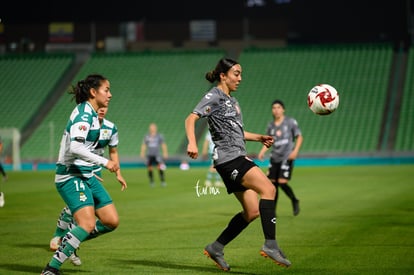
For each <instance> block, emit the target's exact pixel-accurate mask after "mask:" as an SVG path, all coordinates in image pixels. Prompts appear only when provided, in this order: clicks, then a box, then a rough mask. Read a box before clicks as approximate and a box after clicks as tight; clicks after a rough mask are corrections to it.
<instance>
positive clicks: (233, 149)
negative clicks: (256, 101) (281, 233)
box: [185, 58, 291, 271]
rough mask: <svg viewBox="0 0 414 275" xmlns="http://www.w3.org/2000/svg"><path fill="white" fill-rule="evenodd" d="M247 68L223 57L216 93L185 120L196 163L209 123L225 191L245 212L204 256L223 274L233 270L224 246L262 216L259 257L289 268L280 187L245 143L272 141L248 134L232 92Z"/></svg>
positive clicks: (213, 77)
mask: <svg viewBox="0 0 414 275" xmlns="http://www.w3.org/2000/svg"><path fill="white" fill-rule="evenodd" d="M241 75H242V67H241V65H240V64H239V63H238V62H237V61H235V60H232V59H229V58H223V59H220V60H219V62H218V63H217V65H216V67H215V69H214V70H211V71H209V72H207V73H206V75H205V78H206V79H207V80H208V81H209V82H211V83H217V84H216V86H215V87H213V88H211V89H210V91H208V92H207V93H206V94H205V95H204V96H203V98H202V99H201V100H200V102H199V103H198V104H197V105H196V107H195V108H194V109H193V111H192V112H191V113H190V114H189V115H188V116H187V118H186V119H185V130H186V135H187V139H188V145H187V154H188V156H189V157H191V158H193V159H196V158H197V157H198V147H197V140H196V135H195V124H196V122H197V121H198V120H199V119H200V118H207V122H208V126H209V131H210V133H211V136H212V139H213V141H214V144H215V148H214V165H215V167H216V170H217V172H218V173H219V174H220V176H221V178H222V179H223V182H224V184H225V186H226V189H227V193H228V194H232V193H233V194H234V195H235V197H236V199H237V200H238V201H239V202H240V204H241V207H242V210H241V212H239V213H237V214H235V215H234V216H233V217H232V218H231V220H230V221H229V223H228V225H227V227H226V228H225V229H224V230H223V231H222V232H221V234H220V235H219V236H218V238H217V239H216V240H215V241H213V242H212V243H210V244H208V245H207V246H206V247H205V248H204V254H205V255H206V256H207V257H209V258H211V259H212V260H213V261H214V262H215V264H216V265H217V266H218V267H219V268H220V269H222V270H225V271H228V270H230V266H229V264H228V263H227V262H226V261H225V259H224V247H225V246H226V245H227V244H228V243H230V242H231V241H232V240H234V239H235V238H236V237H237V236H238V235H239V234H240V233H241V232H242V231H243V230H244V229H245V228H246V227H247V226H248V225H249V224H250V223H251V222H252V221H253V220H255V219H256V218H258V217H259V216H260V220H261V225H262V230H263V234H264V239H265V240H264V244H263V246H262V248H261V250H260V254H261V255H262V256H264V257H269V258H270V259H272V260H273V261H274V262H275V263H276V264H278V265H281V266H284V267H288V266H290V265H291V263H290V261H289V260H288V259H287V258H286V257H285V255H284V254H283V252H282V251H281V250H280V248H279V246H278V244H277V241H276V214H275V201H274V199H275V192H276V188H275V187H274V185H273V184H272V182H271V181H270V180H269V179H268V178H267V177H266V175H265V174H264V172H263V171H262V170H261V169H260V168H259V167H258V166H257V165H256V164H255V163H254V162H253V161H252V160H250V159H249V158H248V157H247V152H246V147H245V141H257V142H261V143H263V144H264V145H265V146H266V147H270V146H271V145H272V144H273V138H272V137H271V136H268V135H261V134H256V133H251V132H247V131H245V130H244V129H243V126H244V125H243V118H242V113H241V110H240V106H239V103H238V101H237V99H236V98H235V97H233V96H232V92H234V91H236V90H237V88H238V86H239V84H240V82H241V80H242V77H241Z"/></svg>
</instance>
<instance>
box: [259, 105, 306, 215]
mask: <svg viewBox="0 0 414 275" xmlns="http://www.w3.org/2000/svg"><path fill="white" fill-rule="evenodd" d="M272 115H273V120H272V121H271V122H269V124H268V125H267V129H266V133H267V134H268V135H270V136H272V137H273V139H274V140H275V142H274V143H273V145H272V150H271V156H270V163H269V169H268V173H267V177H268V178H269V179H270V180H271V181H272V183H273V184H274V185H275V187H276V188H277V189H278V188H279V187H280V188H281V189H282V190H283V192H284V193H285V194H286V195H287V196H288V197H289V199H290V200H291V202H292V208H293V215H294V216H296V215H298V214H299V211H300V209H299V200H298V199H297V198H296V196H295V193H294V192H293V189H292V188H291V187H290V186H289V185H288V182H289V180H290V179H291V177H292V172H293V164H294V162H295V159H296V158H297V156H298V154H299V150H300V147H301V146H302V142H303V137H302V132H301V130H300V128H299V126H298V123H297V121H296V119H294V118H292V117H288V116H285V104H284V103H283V101H281V100H280V99H276V100H275V101H273V102H272ZM268 149H269V148H268V147H266V146H263V147H262V149H261V150H260V152H259V154H258V156H257V158H258V159H260V160H263V158H264V155H265V153H266V151H267V150H268ZM278 194H279V192H276V197H275V206H277V201H278Z"/></svg>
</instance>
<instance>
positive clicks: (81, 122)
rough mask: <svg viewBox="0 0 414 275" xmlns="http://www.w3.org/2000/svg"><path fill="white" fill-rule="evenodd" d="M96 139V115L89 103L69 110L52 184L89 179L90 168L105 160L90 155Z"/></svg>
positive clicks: (98, 132)
mask: <svg viewBox="0 0 414 275" xmlns="http://www.w3.org/2000/svg"><path fill="white" fill-rule="evenodd" d="M99 137H100V123H99V119H98V115H97V113H96V112H95V110H94V109H93V108H92V106H91V105H90V103H89V102H83V103H80V104H78V105H77V106H76V107H75V109H74V110H73V111H72V114H71V115H70V118H69V120H68V123H67V125H66V128H65V131H64V133H63V136H62V140H61V143H60V150H59V157H58V161H57V167H56V176H55V182H62V181H66V180H68V179H70V178H73V177H86V178H90V177H92V176H93V173H92V170H93V166H94V165H106V163H107V162H108V160H107V159H106V158H104V157H102V156H99V155H97V154H94V153H93V150H95V148H96V146H97V144H98V142H99Z"/></svg>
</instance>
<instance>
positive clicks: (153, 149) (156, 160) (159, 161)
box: [141, 123, 168, 187]
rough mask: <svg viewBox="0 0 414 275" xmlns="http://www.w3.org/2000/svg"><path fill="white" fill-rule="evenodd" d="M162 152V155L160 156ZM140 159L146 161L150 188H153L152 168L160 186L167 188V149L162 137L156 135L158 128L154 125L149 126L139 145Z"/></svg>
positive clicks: (158, 134)
mask: <svg viewBox="0 0 414 275" xmlns="http://www.w3.org/2000/svg"><path fill="white" fill-rule="evenodd" d="M161 151H162V155H161ZM141 158H145V159H146V162H145V164H146V166H147V172H148V178H149V180H150V186H151V187H154V186H155V184H154V173H153V167H154V166H156V167H157V170H158V174H159V177H160V181H161V186H163V187H165V186H167V183H166V182H165V170H166V165H165V160H166V159H167V158H168V147H167V144H166V143H165V139H164V136H163V135H162V134H160V133H158V127H157V125H156V124H155V123H151V124H150V125H149V131H148V133H147V134H146V135H145V136H144V139H143V140H142V144H141Z"/></svg>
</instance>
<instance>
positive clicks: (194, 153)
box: [187, 144, 198, 159]
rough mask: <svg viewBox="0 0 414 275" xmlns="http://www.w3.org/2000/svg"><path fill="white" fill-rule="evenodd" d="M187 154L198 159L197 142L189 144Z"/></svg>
mask: <svg viewBox="0 0 414 275" xmlns="http://www.w3.org/2000/svg"><path fill="white" fill-rule="evenodd" d="M187 155H188V156H189V157H190V158H192V159H196V158H197V157H198V148H197V145H196V144H188V146H187Z"/></svg>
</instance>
